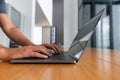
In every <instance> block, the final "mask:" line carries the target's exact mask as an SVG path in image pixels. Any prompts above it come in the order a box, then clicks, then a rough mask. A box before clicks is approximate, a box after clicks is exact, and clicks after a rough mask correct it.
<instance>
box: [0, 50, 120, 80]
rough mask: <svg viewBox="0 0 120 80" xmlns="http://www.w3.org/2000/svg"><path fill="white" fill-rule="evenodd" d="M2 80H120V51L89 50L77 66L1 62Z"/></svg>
mask: <svg viewBox="0 0 120 80" xmlns="http://www.w3.org/2000/svg"><path fill="white" fill-rule="evenodd" d="M0 80H120V51H115V50H107V49H91V48H87V49H86V50H85V52H84V54H83V56H82V57H81V59H80V61H79V62H78V63H77V64H11V63H9V62H1V63H0Z"/></svg>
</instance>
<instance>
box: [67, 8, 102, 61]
mask: <svg viewBox="0 0 120 80" xmlns="http://www.w3.org/2000/svg"><path fill="white" fill-rule="evenodd" d="M103 12H104V9H103V10H102V11H100V12H99V13H98V14H97V15H96V16H95V17H93V18H92V19H91V20H90V21H88V22H87V23H86V24H85V25H84V27H83V28H82V29H81V30H80V31H78V33H77V35H76V37H75V39H74V40H73V42H72V45H71V47H70V48H69V52H70V53H71V55H72V56H74V57H75V58H77V59H78V60H79V58H80V56H81V55H82V53H83V51H84V48H85V47H86V45H87V43H88V41H89V39H90V38H91V36H92V34H93V33H94V31H95V28H96V25H97V23H98V21H99V20H100V18H101V16H102V14H103Z"/></svg>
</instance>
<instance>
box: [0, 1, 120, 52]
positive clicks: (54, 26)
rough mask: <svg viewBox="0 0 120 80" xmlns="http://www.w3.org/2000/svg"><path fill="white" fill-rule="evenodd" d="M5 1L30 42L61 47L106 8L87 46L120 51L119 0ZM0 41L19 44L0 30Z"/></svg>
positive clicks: (4, 43)
mask: <svg viewBox="0 0 120 80" xmlns="http://www.w3.org/2000/svg"><path fill="white" fill-rule="evenodd" d="M5 1H6V3H7V9H8V15H9V16H10V18H11V20H12V21H13V23H14V24H15V25H16V27H17V28H19V29H20V30H21V31H22V33H23V34H24V35H25V36H26V37H27V38H28V39H30V40H31V41H32V42H33V43H35V44H42V43H56V44H59V45H62V46H63V47H64V48H69V46H70V44H71V43H72V40H73V39H74V37H75V35H76V34H77V32H78V31H80V30H81V28H82V27H84V24H85V23H86V22H87V21H88V20H90V19H91V18H92V17H94V16H95V14H97V13H98V12H99V11H100V10H102V9H103V8H106V10H105V13H104V15H103V16H102V19H101V20H100V21H99V23H98V25H97V29H96V31H95V33H94V35H93V37H92V38H91V40H90V41H89V44H88V47H93V48H106V49H116V50H120V33H119V32H120V24H119V23H120V18H119V17H120V15H119V14H120V9H119V8H120V1H119V0H5ZM13 34H15V33H14V32H13ZM0 44H2V45H4V46H6V47H19V45H18V44H16V43H15V42H13V41H12V40H10V39H9V38H7V36H5V34H4V33H3V32H2V30H1V29H0Z"/></svg>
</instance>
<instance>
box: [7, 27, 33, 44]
mask: <svg viewBox="0 0 120 80" xmlns="http://www.w3.org/2000/svg"><path fill="white" fill-rule="evenodd" d="M5 33H6V35H7V36H8V37H9V38H10V39H11V40H13V41H14V42H16V43H18V44H19V45H21V46H27V45H34V44H33V43H32V42H31V41H30V40H29V39H27V38H26V37H25V36H24V35H23V34H22V33H21V32H20V30H18V29H17V28H15V27H12V28H11V29H9V30H6V31H5Z"/></svg>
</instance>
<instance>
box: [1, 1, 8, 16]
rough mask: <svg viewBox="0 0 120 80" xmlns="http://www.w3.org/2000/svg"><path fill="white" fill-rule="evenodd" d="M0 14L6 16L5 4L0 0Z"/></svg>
mask: <svg viewBox="0 0 120 80" xmlns="http://www.w3.org/2000/svg"><path fill="white" fill-rule="evenodd" d="M0 13H6V14H7V8H6V3H5V1H4V0H0Z"/></svg>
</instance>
